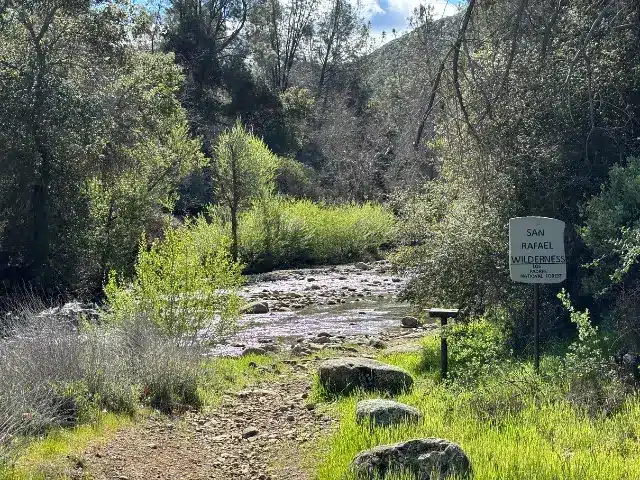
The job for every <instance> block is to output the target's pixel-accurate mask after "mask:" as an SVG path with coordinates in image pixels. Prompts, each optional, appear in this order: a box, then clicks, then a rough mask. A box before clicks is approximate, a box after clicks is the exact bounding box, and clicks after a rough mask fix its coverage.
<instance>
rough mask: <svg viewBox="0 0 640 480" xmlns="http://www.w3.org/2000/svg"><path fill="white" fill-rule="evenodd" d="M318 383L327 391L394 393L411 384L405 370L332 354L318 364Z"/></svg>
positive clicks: (335, 392) (363, 359) (365, 359)
mask: <svg viewBox="0 0 640 480" xmlns="http://www.w3.org/2000/svg"><path fill="white" fill-rule="evenodd" d="M318 376H319V378H320V383H321V385H322V386H323V387H324V388H325V390H326V391H327V392H328V393H331V394H348V393H350V392H352V391H353V390H356V389H362V390H366V391H381V392H385V393H388V394H390V395H395V394H398V393H400V392H402V391H404V390H406V389H408V388H410V387H411V386H412V385H413V378H412V377H411V375H409V373H407V372H406V371H405V370H403V369H401V368H398V367H394V366H393V365H386V364H384V363H381V362H377V361H375V360H370V359H368V358H351V357H345V358H333V359H330V360H326V361H324V362H323V363H321V364H320V366H319V367H318Z"/></svg>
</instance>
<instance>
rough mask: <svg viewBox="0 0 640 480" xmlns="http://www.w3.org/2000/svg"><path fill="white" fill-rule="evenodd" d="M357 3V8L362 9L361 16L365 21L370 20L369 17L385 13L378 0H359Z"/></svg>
mask: <svg viewBox="0 0 640 480" xmlns="http://www.w3.org/2000/svg"><path fill="white" fill-rule="evenodd" d="M354 3H355V2H354ZM359 3H360V5H359V6H360V7H361V8H362V14H363V15H364V17H365V19H367V20H369V19H371V17H373V16H374V15H380V14H384V13H385V11H384V10H383V9H382V7H381V6H380V2H379V0H361V1H360V2H359Z"/></svg>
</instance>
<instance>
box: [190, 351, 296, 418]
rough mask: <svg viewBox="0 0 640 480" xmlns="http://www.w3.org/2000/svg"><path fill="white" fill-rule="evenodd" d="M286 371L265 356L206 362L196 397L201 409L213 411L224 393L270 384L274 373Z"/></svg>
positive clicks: (278, 363)
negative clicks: (260, 383) (261, 383)
mask: <svg viewBox="0 0 640 480" xmlns="http://www.w3.org/2000/svg"><path fill="white" fill-rule="evenodd" d="M261 367H262V368H261ZM288 369H289V367H288V366H287V365H285V364H283V363H281V362H279V361H278V359H277V358H275V357H270V356H266V355H247V356H245V357H237V358H213V359H209V360H207V361H205V362H204V363H203V365H202V372H201V377H200V380H199V386H198V393H199V394H200V396H201V398H202V400H203V403H204V405H205V406H208V407H214V406H216V405H218V403H219V402H220V400H221V398H222V395H223V394H224V392H227V391H229V392H236V391H239V390H242V389H244V388H247V387H248V386H249V385H252V384H254V383H256V382H258V381H268V380H271V379H273V378H275V375H276V372H277V371H281V372H284V371H286V370H288Z"/></svg>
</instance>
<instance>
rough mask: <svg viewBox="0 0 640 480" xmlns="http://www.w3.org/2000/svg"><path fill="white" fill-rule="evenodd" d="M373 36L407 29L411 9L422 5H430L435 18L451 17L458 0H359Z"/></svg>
mask: <svg viewBox="0 0 640 480" xmlns="http://www.w3.org/2000/svg"><path fill="white" fill-rule="evenodd" d="M361 1H362V3H363V7H364V10H365V12H367V13H366V16H367V18H368V20H370V21H371V27H372V30H373V34H374V35H380V34H381V33H382V32H383V31H386V32H387V34H388V35H390V34H391V30H392V29H393V28H395V29H396V30H397V31H398V33H402V32H404V31H405V30H406V29H407V28H408V27H409V22H408V18H409V17H410V16H411V13H412V12H413V9H414V8H416V7H418V6H419V5H420V4H422V5H425V6H427V5H431V6H432V7H433V9H434V14H435V17H436V18H440V17H442V16H447V15H453V14H455V13H456V12H457V9H458V4H459V3H460V0H449V1H447V0H361Z"/></svg>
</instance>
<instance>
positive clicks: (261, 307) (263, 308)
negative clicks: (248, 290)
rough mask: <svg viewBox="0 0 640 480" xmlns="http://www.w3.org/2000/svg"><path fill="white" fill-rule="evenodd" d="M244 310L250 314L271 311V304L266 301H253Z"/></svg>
mask: <svg viewBox="0 0 640 480" xmlns="http://www.w3.org/2000/svg"><path fill="white" fill-rule="evenodd" d="M242 311H243V313H250V314H260V313H269V304H268V303H266V302H251V303H250V304H248V305H247V306H246V307H244V309H243V310H242Z"/></svg>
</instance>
